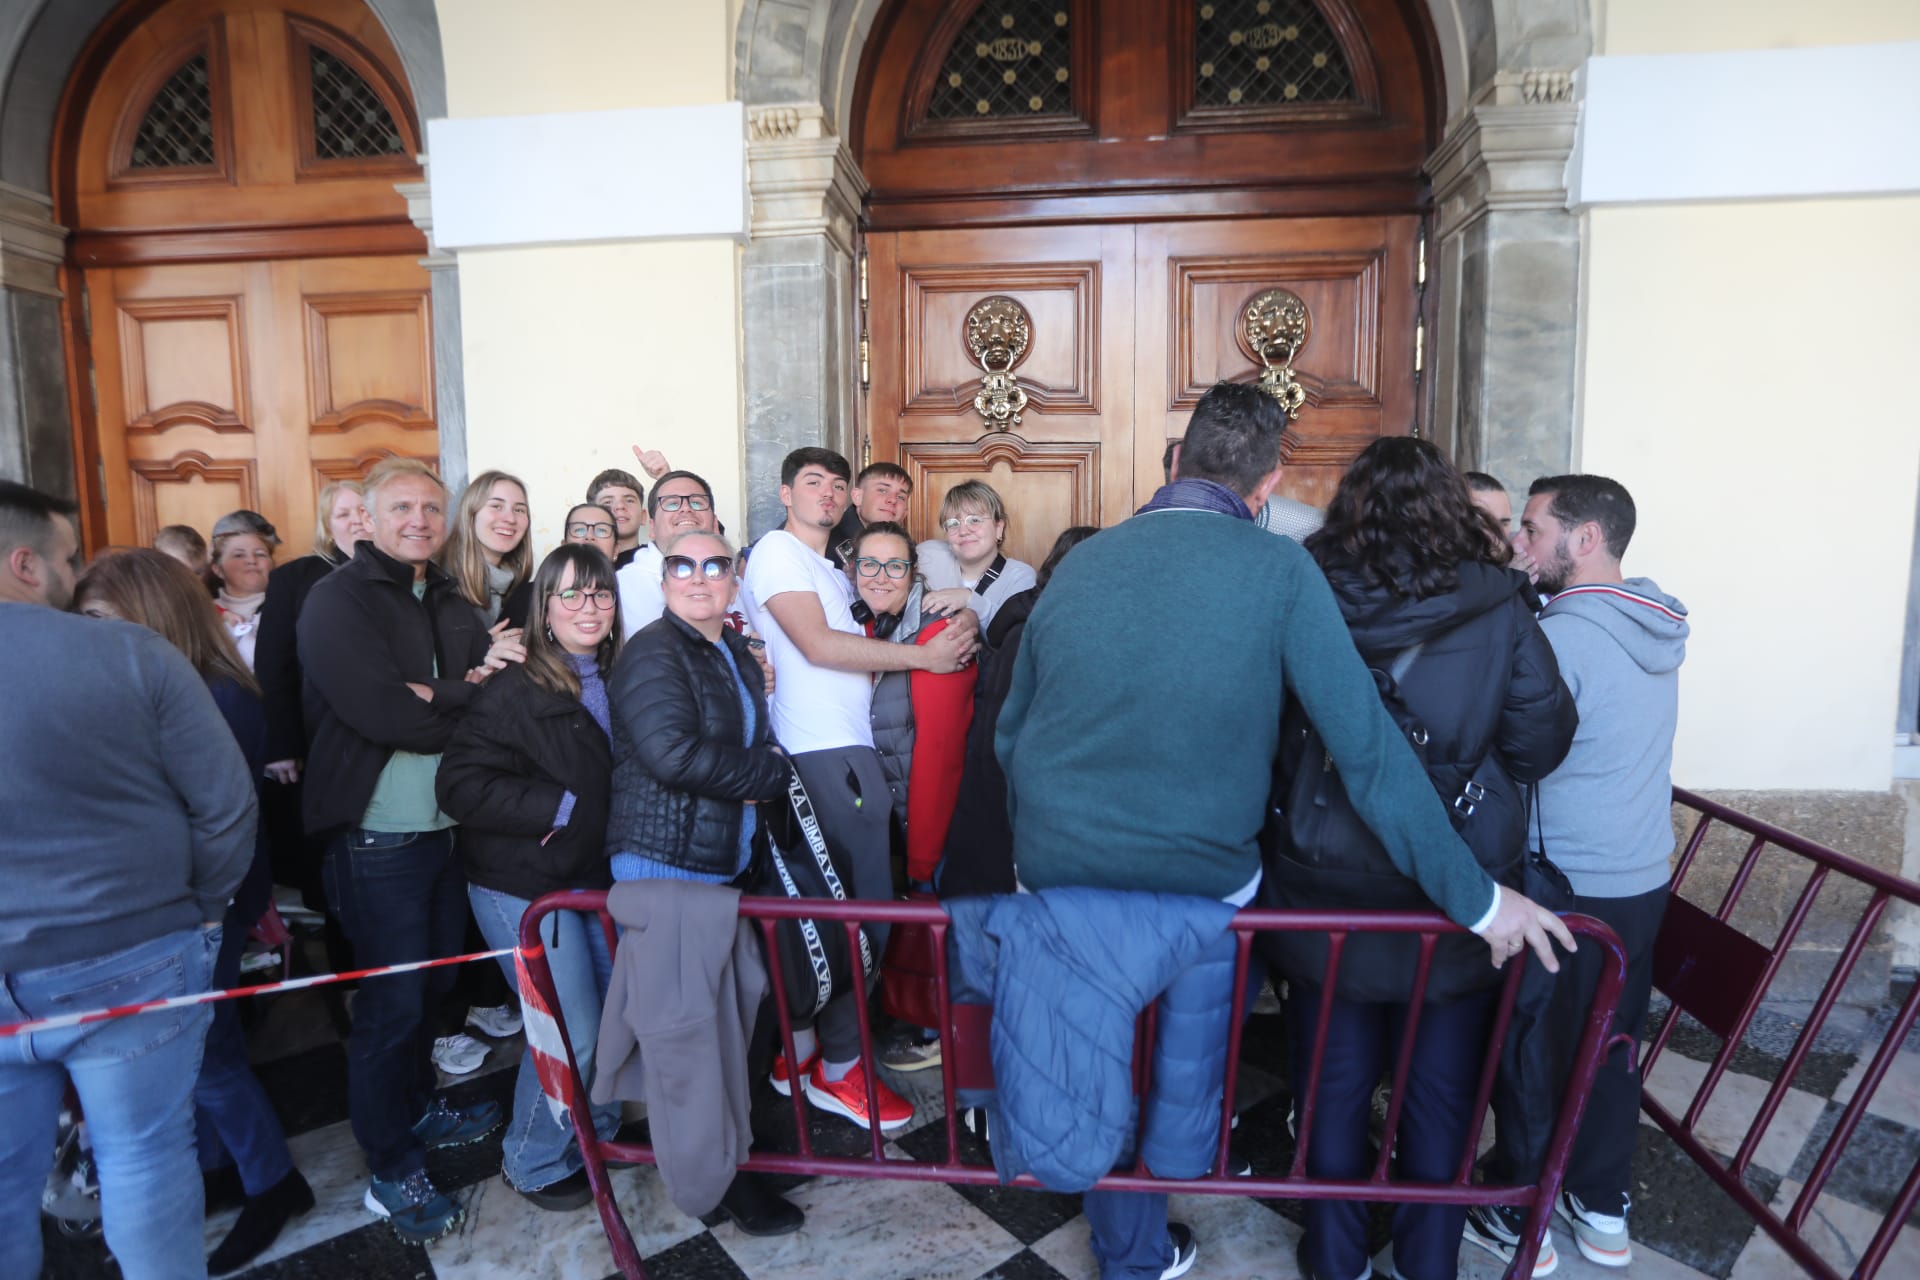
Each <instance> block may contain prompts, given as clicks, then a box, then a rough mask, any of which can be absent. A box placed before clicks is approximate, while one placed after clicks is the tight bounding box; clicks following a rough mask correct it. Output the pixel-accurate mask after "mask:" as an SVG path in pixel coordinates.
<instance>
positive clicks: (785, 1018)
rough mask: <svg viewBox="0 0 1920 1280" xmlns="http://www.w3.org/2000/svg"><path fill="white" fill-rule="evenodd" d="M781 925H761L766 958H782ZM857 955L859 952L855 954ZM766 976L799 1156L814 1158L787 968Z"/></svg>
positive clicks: (771, 967)
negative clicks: (789, 1002)
mask: <svg viewBox="0 0 1920 1280" xmlns="http://www.w3.org/2000/svg"><path fill="white" fill-rule="evenodd" d="M778 923H779V921H777V920H773V919H763V920H761V921H760V922H759V924H760V938H761V941H763V942H765V943H766V944H767V954H768V955H770V956H777V955H779V954H780V947H779V943H778V942H777V941H776V940H775V938H774V926H775V925H777V924H778ZM854 954H855V955H858V954H859V953H858V952H855V953H854ZM767 976H768V977H770V978H772V979H773V1011H774V1015H775V1016H776V1017H778V1018H779V1020H780V1052H782V1053H784V1054H786V1055H787V1101H788V1102H790V1103H792V1104H793V1128H794V1132H795V1133H797V1134H799V1135H800V1136H799V1142H800V1154H801V1155H803V1156H811V1155H812V1154H813V1139H812V1138H811V1137H810V1136H808V1134H807V1103H806V1100H805V1099H804V1098H802V1097H801V1096H800V1095H801V1093H802V1092H803V1086H802V1084H801V1080H800V1054H799V1051H798V1050H796V1049H795V1048H794V1045H793V1010H792V1009H790V1008H788V1007H787V978H786V973H785V966H783V965H777V964H770V965H768V966H767Z"/></svg>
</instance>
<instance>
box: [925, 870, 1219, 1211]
mask: <svg viewBox="0 0 1920 1280" xmlns="http://www.w3.org/2000/svg"><path fill="white" fill-rule="evenodd" d="M944 905H945V906H946V908H947V912H948V914H949V915H950V916H952V918H953V929H952V931H951V933H950V935H949V941H948V955H949V965H950V969H951V981H952V991H953V999H954V1001H955V1002H956V1003H961V1004H980V1003H987V1002H989V1001H990V1002H991V1003H992V1004H993V1024H992V1031H991V1035H990V1045H991V1055H992V1059H993V1075H994V1083H995V1093H994V1094H993V1095H991V1096H990V1098H987V1099H981V1100H980V1101H981V1102H982V1103H983V1104H985V1105H987V1106H989V1108H990V1120H989V1124H990V1132H991V1133H992V1135H993V1141H992V1147H993V1163H994V1168H995V1169H996V1170H997V1171H998V1173H999V1174H1000V1177H1001V1179H1002V1181H1011V1180H1012V1179H1014V1178H1015V1177H1018V1176H1019V1175H1020V1174H1022V1173H1031V1174H1033V1176H1034V1177H1036V1178H1038V1179H1039V1180H1040V1181H1041V1182H1042V1183H1044V1184H1045V1185H1046V1186H1047V1187H1049V1188H1051V1189H1052V1190H1055V1191H1084V1190H1085V1189H1086V1188H1088V1187H1090V1186H1092V1185H1093V1184H1094V1182H1096V1181H1097V1180H1099V1179H1100V1178H1101V1177H1102V1176H1104V1175H1105V1174H1107V1173H1108V1172H1110V1171H1111V1170H1112V1169H1113V1168H1114V1166H1115V1164H1116V1163H1118V1162H1119V1161H1121V1160H1123V1159H1125V1158H1127V1155H1128V1153H1129V1151H1130V1149H1131V1146H1132V1138H1133V1129H1134V1125H1133V1118H1134V1114H1135V1112H1134V1097H1133V1073H1132V1063H1133V1033H1134V1023H1135V1020H1136V1019H1137V1018H1138V1017H1139V1015H1140V1013H1141V1011H1142V1010H1144V1009H1145V1008H1146V1007H1147V1005H1148V1003H1149V1002H1151V1001H1153V1000H1154V999H1156V998H1157V997H1159V996H1161V994H1162V993H1163V992H1166V993H1167V999H1165V1000H1163V1001H1162V1002H1161V1009H1160V1015H1159V1028H1160V1029H1159V1037H1158V1040H1157V1042H1156V1044H1155V1046H1154V1056H1153V1089H1152V1093H1151V1094H1150V1095H1149V1097H1148V1100H1147V1111H1146V1123H1145V1126H1144V1129H1143V1135H1144V1137H1143V1154H1144V1156H1145V1158H1146V1163H1147V1167H1148V1168H1149V1169H1151V1170H1153V1172H1154V1173H1156V1174H1159V1175H1161V1176H1163V1177H1170V1178H1192V1177H1198V1176H1200V1175H1201V1174H1202V1173H1204V1172H1205V1171H1206V1170H1207V1168H1208V1167H1209V1166H1210V1165H1211V1164H1212V1161H1213V1156H1214V1153H1215V1151H1216V1150H1217V1143H1218V1142H1219V1134H1220V1100H1221V1091H1222V1089H1223V1087H1224V1075H1225V1071H1226V1050H1227V1030H1228V1023H1229V1021H1230V1014H1231V1012H1232V1011H1231V1008H1230V1006H1231V1003H1232V999H1233V956H1234V944H1233V935H1232V934H1231V933H1228V932H1227V931H1226V930H1227V925H1228V922H1230V921H1231V920H1232V919H1233V914H1234V909H1233V907H1231V906H1229V905H1228V904H1226V903H1224V902H1220V901H1217V900H1215V899H1211V898H1195V897H1187V896H1183V895H1178V894H1164V893H1126V892H1120V891H1117V890H1111V889H1047V890H1043V891H1042V892H1040V893H1035V894H1011V895H1005V896H999V897H991V898H960V899H954V900H952V901H949V902H947V903H945V904H944ZM1176 984H1177V985H1176ZM1169 986H1175V990H1174V991H1172V992H1168V987H1169ZM969 1101H970V1102H971V1101H973V1100H972V1099H969Z"/></svg>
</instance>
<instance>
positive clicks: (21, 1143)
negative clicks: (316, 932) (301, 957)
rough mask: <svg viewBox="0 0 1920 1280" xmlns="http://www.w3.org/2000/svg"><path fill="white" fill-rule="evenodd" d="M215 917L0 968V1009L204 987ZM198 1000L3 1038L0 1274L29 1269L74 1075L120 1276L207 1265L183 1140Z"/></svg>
mask: <svg viewBox="0 0 1920 1280" xmlns="http://www.w3.org/2000/svg"><path fill="white" fill-rule="evenodd" d="M219 949H220V930H218V929H187V930H182V931H181V932H179V933H169V934H163V935H162V936H160V937H158V938H153V939H150V940H149V941H146V942H142V943H139V944H137V945H135V946H131V947H127V948H125V949H124V950H120V951H111V952H108V953H107V954H106V955H102V956H96V957H94V958H93V959H91V960H79V961H75V962H73V963H71V964H62V965H54V966H52V967H50V968H46V969H22V970H17V971H15V972H12V973H0V1023H5V1022H24V1021H27V1020H28V1019H33V1018H46V1017H54V1016H57V1015H59V1014H63V1013H80V1012H84V1011H85V1010H88V1009H100V1008H105V1007H108V1006H112V1005H122V1004H134V1003H137V1002H139V1001H142V1000H155V999H160V998H162V997H165V996H179V995H186V994H189V993H191V992H195V991H205V990H207V989H208V984H209V980H210V979H211V978H212V976H213V963H214V957H215V955H216V954H217V953H218V951H219ZM211 1018H212V1013H211V1011H210V1010H209V1009H208V1008H207V1007H206V1006H205V1005H199V1006H196V1007H193V1008H187V1009H162V1010H156V1011H154V1012H152V1013H143V1014H139V1015H136V1016H134V1017H131V1018H115V1019H112V1020H110V1021H107V1022H96V1023H93V1024H91V1025H88V1026H82V1027H68V1028H65V1029H63V1030H58V1031H41V1032H36V1033H34V1034H32V1035H26V1036H12V1037H9V1038H7V1039H4V1040H0V1276H37V1275H39V1274H40V1192H41V1190H42V1189H43V1188H44V1187H45V1185H46V1179H47V1171H48V1169H49V1168H50V1167H51V1165H52V1160H53V1142H54V1131H55V1126H56V1124H57V1123H58V1120H59V1115H60V1101H61V1097H62V1095H63V1094H64V1093H65V1091H66V1086H67V1081H68V1079H69V1078H71V1079H72V1081H73V1085H74V1088H75V1090H77V1091H78V1093H79V1095H80V1106H81V1109H82V1111H83V1112H84V1113H85V1114H86V1120H87V1133H88V1135H89V1136H90V1137H91V1139H92V1141H93V1151H94V1155H95V1157H96V1158H97V1160H98V1161H99V1167H100V1208H101V1213H102V1215H103V1217H104V1220H105V1221H104V1225H105V1229H106V1238H107V1247H108V1248H109V1249H111V1250H113V1254H114V1257H115V1258H117V1259H118V1260H119V1263H120V1270H121V1272H122V1274H124V1275H125V1276H126V1277H127V1280H177V1278H179V1277H195V1278H198V1277H204V1276H205V1275H206V1274H207V1260H206V1246H205V1244H204V1243H203V1242H202V1239H201V1229H202V1227H201V1224H202V1221H203V1219H204V1217H205V1205H204V1203H203V1202H202V1197H201V1189H200V1170H199V1167H198V1165H197V1162H196V1161H195V1159H194V1150H193V1081H194V1077H195V1076H196V1075H198V1074H199V1071H200V1048H201V1044H202V1042H203V1041H204V1040H205V1039H206V1034H207V1024H208V1022H209V1021H210V1020H211Z"/></svg>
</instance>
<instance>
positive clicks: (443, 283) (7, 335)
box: [0, 0, 466, 496]
mask: <svg viewBox="0 0 1920 1280" xmlns="http://www.w3.org/2000/svg"><path fill="white" fill-rule="evenodd" d="M120 3H121V0H15V2H14V3H13V4H10V5H7V6H6V7H5V8H4V9H3V10H0V68H4V71H0V476H7V477H18V478H20V479H22V480H24V481H26V482H27V483H30V484H33V485H35V486H37V487H39V488H42V489H46V490H48V491H50V492H54V493H61V494H66V495H69V496H71V495H72V494H73V493H74V488H75V486H74V466H75V461H74V459H75V454H74V438H73V423H72V418H71V415H70V412H69V400H68V395H67V374H66V364H65V342H64V339H63V336H62V333H61V323H60V296H61V294H60V283H59V274H58V272H59V267H60V263H61V261H62V256H63V248H62V246H63V243H64V240H65V237H66V229H65V228H63V227H61V226H59V225H58V224H57V223H55V222H54V220H53V200H52V190H53V159H54V156H53V147H54V137H53V129H54V116H55V113H56V110H57V109H58V106H59V102H60V95H61V94H62V93H63V92H64V91H65V89H66V86H67V81H68V79H69V78H70V77H71V76H72V74H73V70H74V65H75V63H76V61H77V60H78V58H79V56H80V52H81V49H82V48H83V47H84V46H85V45H86V42H87V40H88V38H89V37H91V36H92V35H93V33H94V31H95V30H96V29H97V28H98V27H99V26H100V24H101V22H103V21H104V20H105V19H106V18H107V16H108V15H109V14H111V13H112V12H113V11H114V10H115V9H116V8H118V7H119V6H120ZM366 4H367V7H368V8H369V9H371V10H372V11H373V13H374V15H375V16H376V17H377V18H378V19H379V20H380V23H381V25H382V26H383V27H385V28H386V32H387V35H388V37H389V38H390V39H392V41H393V43H394V48H395V49H396V50H397V51H398V52H399V54H400V60H401V65H402V67H403V69H404V70H405V72H406V76H407V81H408V90H409V92H410V93H411V94H412V95H413V103H414V110H415V113H416V114H417V115H418V117H419V119H420V120H421V122H422V123H423V124H424V122H425V121H427V120H428V119H430V118H432V117H435V116H444V115H445V114H446V111H447V72H446V63H445V60H444V57H443V55H442V51H441V43H440V20H439V18H438V17H437V16H436V14H435V12H434V6H433V0H366ZM417 185H418V190H417V191H409V192H406V193H405V194H406V195H407V196H408V203H409V207H410V209H411V210H413V211H414V212H415V221H416V222H418V223H419V224H420V225H421V229H422V230H423V231H425V232H426V233H427V235H428V243H429V246H431V243H432V228H431V225H430V219H429V218H428V216H427V212H426V190H425V184H424V183H421V184H417ZM427 265H428V266H429V268H430V269H432V271H433V328H434V377H435V383H436V386H435V392H436V397H437V399H436V407H437V410H438V414H439V421H438V426H439V431H440V453H441V462H442V469H443V474H445V475H446V477H447V481H448V483H449V484H455V483H458V482H461V481H463V480H464V475H465V471H466V411H465V392H464V389H463V388H464V382H463V378H462V373H461V355H460V292H459V277H458V275H457V272H456V269H455V266H454V262H453V259H452V258H451V257H450V256H442V255H439V254H434V255H433V256H432V257H430V258H429V259H428V262H427Z"/></svg>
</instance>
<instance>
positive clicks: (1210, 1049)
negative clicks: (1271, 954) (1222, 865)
mask: <svg viewBox="0 0 1920 1280" xmlns="http://www.w3.org/2000/svg"><path fill="white" fill-rule="evenodd" d="M1235 945H1236V944H1235V941H1234V936H1233V934H1231V933H1226V934H1222V935H1221V936H1220V937H1219V938H1217V939H1215V940H1214V942H1213V943H1212V945H1210V946H1208V947H1207V948H1206V950H1204V951H1202V952H1201V953H1200V955H1199V956H1198V957H1196V958H1195V960H1194V962H1193V963H1192V964H1190V965H1188V966H1187V968H1186V969H1185V970H1184V971H1183V972H1182V973H1181V974H1180V976H1179V977H1177V978H1175V979H1174V980H1173V982H1172V984H1171V985H1170V986H1168V987H1167V989H1166V990H1165V991H1164V992H1162V993H1161V995H1160V1000H1159V1006H1160V1010H1159V1015H1158V1022H1159V1032H1158V1036H1159V1040H1158V1046H1159V1047H1157V1048H1156V1049H1155V1053H1154V1059H1155V1071H1154V1079H1155V1081H1156V1082H1157V1081H1159V1080H1160V1078H1161V1074H1162V1072H1161V1069H1160V1068H1161V1066H1162V1058H1163V1055H1165V1054H1167V1053H1168V1052H1169V1050H1170V1049H1171V1048H1172V1047H1173V1046H1175V1045H1177V1046H1178V1047H1179V1048H1180V1050H1181V1054H1180V1056H1181V1057H1182V1058H1183V1059H1185V1060H1187V1061H1190V1062H1194V1061H1197V1062H1198V1063H1199V1064H1200V1066H1199V1068H1198V1072H1197V1076H1196V1078H1197V1079H1198V1080H1200V1081H1201V1082H1202V1087H1203V1091H1202V1092H1200V1093H1196V1094H1193V1095H1190V1096H1187V1097H1184V1098H1178V1099H1163V1100H1162V1102H1161V1103H1160V1104H1159V1106H1158V1108H1157V1110H1158V1115H1157V1116H1156V1118H1157V1119H1159V1120H1162V1121H1163V1122H1164V1123H1165V1124H1166V1125H1168V1126H1171V1127H1170V1128H1167V1129H1166V1130H1165V1131H1157V1132H1150V1133H1148V1134H1147V1135H1146V1138H1145V1142H1146V1153H1147V1166H1148V1168H1149V1169H1151V1170H1152V1171H1153V1172H1154V1173H1157V1174H1159V1175H1161V1176H1162V1177H1169V1178H1192V1177H1200V1176H1203V1175H1204V1174H1205V1173H1206V1172H1207V1171H1208V1170H1210V1169H1211V1168H1212V1166H1213V1158H1214V1155H1215V1153H1217V1152H1218V1150H1219V1148H1218V1147H1217V1146H1216V1145H1214V1144H1215V1143H1217V1142H1218V1141H1219V1124H1220V1103H1221V1095H1222V1093H1223V1092H1224V1090H1225V1089H1226V1063H1227V1039H1228V1033H1229V1031H1230V1030H1231V1026H1230V1024H1231V1022H1232V1018H1233V969H1234V966H1233V959H1234V955H1235ZM1248 990H1249V992H1250V993H1251V992H1252V991H1253V990H1257V988H1256V987H1254V986H1253V985H1252V981H1251V979H1249V984H1248ZM1249 999H1251V995H1249ZM1169 1037H1171V1039H1169ZM1155 1087H1156V1088H1158V1087H1159V1085H1158V1084H1157V1083H1156V1085H1155ZM1169 1102H1171V1103H1177V1104H1178V1106H1177V1110H1174V1111H1169V1110H1167V1106H1166V1104H1167V1103H1169ZM1149 1110H1156V1108H1153V1107H1150V1108H1149ZM1134 1114H1135V1120H1136V1122H1137V1121H1138V1118H1139V1108H1138V1107H1137V1106H1136V1107H1135V1109H1134ZM1202 1135H1207V1136H1206V1138H1205V1140H1204V1141H1202V1140H1201V1137H1202ZM1132 1166H1133V1151H1132V1147H1131V1144H1129V1150H1128V1151H1127V1152H1126V1153H1125V1154H1123V1155H1122V1156H1121V1158H1120V1165H1119V1167H1120V1168H1121V1169H1125V1170H1131V1169H1132ZM1081 1202H1082V1203H1081V1207H1082V1209H1083V1211H1084V1212H1085V1213H1086V1215H1087V1225H1088V1226H1090V1227H1092V1228H1093V1234H1092V1237H1091V1238H1090V1240H1089V1241H1088V1243H1089V1245H1090V1246H1091V1247H1092V1249H1093V1256H1094V1259H1095V1260H1096V1261H1098V1262H1099V1264H1100V1280H1159V1277H1160V1273H1161V1272H1162V1271H1164V1270H1166V1268H1167V1264H1169V1263H1171V1262H1172V1261H1173V1245H1172V1242H1171V1241H1170V1240H1169V1239H1168V1237H1167V1197H1166V1196H1165V1195H1163V1194H1160V1193H1158V1192H1144V1191H1089V1192H1087V1193H1086V1194H1085V1195H1084V1196H1082V1197H1081Z"/></svg>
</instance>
